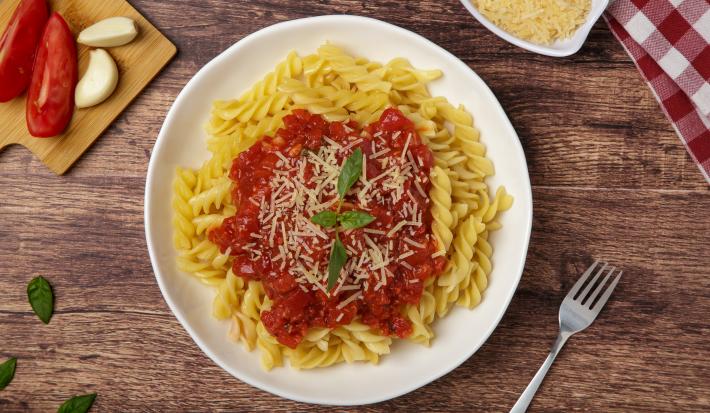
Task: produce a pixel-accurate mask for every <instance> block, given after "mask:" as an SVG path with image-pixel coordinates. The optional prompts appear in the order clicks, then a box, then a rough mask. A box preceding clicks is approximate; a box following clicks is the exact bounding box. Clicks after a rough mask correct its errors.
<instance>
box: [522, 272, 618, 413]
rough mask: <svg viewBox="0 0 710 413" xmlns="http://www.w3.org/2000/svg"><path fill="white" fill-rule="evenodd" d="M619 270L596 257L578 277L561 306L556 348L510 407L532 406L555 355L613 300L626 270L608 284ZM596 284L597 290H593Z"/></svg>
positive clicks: (523, 408) (524, 407)
mask: <svg viewBox="0 0 710 413" xmlns="http://www.w3.org/2000/svg"><path fill="white" fill-rule="evenodd" d="M598 267H601V268H598ZM595 270H596V271H595ZM615 271H616V268H615V267H610V266H609V265H608V264H607V263H605V262H602V261H595V262H594V264H592V265H591V266H590V267H589V268H587V271H585V272H584V274H582V276H581V277H579V280H577V282H576V283H575V284H574V286H573V287H572V289H571V290H570V292H569V293H567V296H566V297H565V299H564V300H563V301H562V305H561V306H560V315H559V318H560V333H559V334H558V335H557V340H555V343H554V344H553V345H552V350H550V354H549V355H548V356H547V359H546V360H545V362H544V363H543V364H542V367H540V370H538V371H537V373H536V374H535V377H533V379H532V380H531V381H530V384H528V387H526V388H525V391H524V392H523V394H521V395H520V398H519V399H518V401H517V402H516V403H515V406H513V408H512V409H510V413H524V412H525V411H526V410H527V409H528V406H529V405H530V402H531V401H532V399H533V397H534V396H535V392H537V389H538V387H540V383H542V380H543V379H544V378H545V375H546V374H547V371H548V370H549V369H550V366H551V365H552V362H553V361H555V357H557V354H558V353H559V352H560V350H561V349H562V346H563V345H564V344H565V343H566V342H567V339H568V338H570V336H572V334H574V333H579V332H580V331H582V330H584V329H585V328H587V327H589V326H590V325H591V324H592V322H593V321H594V319H596V318H597V315H599V311H601V309H602V307H604V304H606V302H607V300H609V296H611V293H612V291H614V288H615V287H616V284H617V283H618V282H619V278H621V274H622V273H623V272H622V271H619V272H618V274H617V275H616V277H614V279H613V280H612V281H611V284H609V286H608V287H605V285H606V284H607V282H608V281H609V279H610V278H611V277H612V275H613V274H614V272H615ZM592 273H594V277H592V280H591V281H590V282H589V283H587V284H586V287H585V288H584V290H582V292H581V293H580V289H581V288H582V286H584V285H585V282H586V281H587V280H588V279H589V276H590V275H591V274H592ZM603 274H606V276H605V277H604V278H603V279H602V281H601V282H600V283H598V284H597V281H598V280H599V278H600V277H601V276H602V275H603ZM595 285H596V287H595ZM593 287H594V291H592V288H593ZM602 291H604V292H603V293H602V295H601V297H599V299H598V300H596V299H597V296H599V293H601V292H602ZM595 300H596V301H595Z"/></svg>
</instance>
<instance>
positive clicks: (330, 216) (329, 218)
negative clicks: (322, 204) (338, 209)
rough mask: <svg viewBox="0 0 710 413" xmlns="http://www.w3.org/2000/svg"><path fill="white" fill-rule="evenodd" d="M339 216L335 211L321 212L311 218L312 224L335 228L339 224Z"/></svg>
mask: <svg viewBox="0 0 710 413" xmlns="http://www.w3.org/2000/svg"><path fill="white" fill-rule="evenodd" d="M337 217H338V214H336V213H335V211H321V212H319V213H317V214H315V215H313V216H312V217H311V222H313V223H314V224H318V225H320V226H322V227H326V228H330V227H334V226H335V224H336V223H337Z"/></svg>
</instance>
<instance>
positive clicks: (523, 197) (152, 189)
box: [145, 16, 532, 405]
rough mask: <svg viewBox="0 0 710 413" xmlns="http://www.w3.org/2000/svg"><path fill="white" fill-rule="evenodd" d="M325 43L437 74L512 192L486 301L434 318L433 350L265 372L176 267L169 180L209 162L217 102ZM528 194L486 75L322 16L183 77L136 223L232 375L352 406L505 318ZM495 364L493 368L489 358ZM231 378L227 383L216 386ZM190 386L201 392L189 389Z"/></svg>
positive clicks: (422, 380)
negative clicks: (180, 169)
mask: <svg viewBox="0 0 710 413" xmlns="http://www.w3.org/2000/svg"><path fill="white" fill-rule="evenodd" d="M326 40H328V41H331V42H333V43H335V44H337V45H339V46H341V47H343V48H345V49H346V50H347V51H349V52H351V53H354V54H357V55H362V56H366V57H367V58H369V59H373V60H377V61H380V62H385V61H388V60H389V59H392V58H394V57H397V56H404V57H406V58H408V59H410V60H411V62H412V64H413V65H414V66H416V67H421V68H439V69H441V70H443V72H444V77H443V78H442V79H441V80H438V81H436V82H435V83H434V84H433V85H432V86H431V91H432V93H434V94H436V95H443V96H446V97H447V98H448V99H449V100H450V101H451V102H453V103H455V104H458V103H463V104H465V105H466V107H467V108H468V109H469V110H470V111H471V112H472V113H473V114H474V117H475V119H476V125H477V126H478V128H479V129H480V130H481V134H482V140H483V142H484V143H485V144H486V145H487V146H488V156H489V157H490V158H491V159H492V160H493V161H494V162H495V167H496V171H497V173H496V176H495V177H494V178H493V179H491V180H490V184H492V185H493V186H498V185H500V184H505V185H506V187H507V189H508V191H509V192H510V193H511V194H512V195H513V196H514V197H515V202H514V204H513V207H512V208H511V209H510V210H509V211H508V212H506V213H505V214H504V215H503V218H502V220H501V222H502V223H503V229H502V230H500V231H498V232H496V233H495V234H494V235H493V236H492V243H493V246H494V248H495V255H494V256H493V262H494V266H495V269H494V270H493V273H492V275H491V280H490V286H489V288H488V289H487V290H486V292H485V295H484V298H483V302H482V303H481V305H479V306H478V307H476V308H475V309H474V310H473V311H469V310H466V309H463V308H456V309H455V310H453V311H452V312H451V313H450V314H449V315H448V316H447V317H446V318H444V319H442V320H439V321H437V322H436V323H435V325H434V329H435V332H436V336H437V337H436V339H435V340H434V342H433V345H432V346H431V347H430V348H427V347H423V346H420V345H415V344H412V343H408V342H406V341H404V340H398V341H397V343H396V344H395V345H394V346H393V347H392V354H390V355H387V356H385V357H383V358H382V361H381V363H380V364H379V365H378V366H373V365H369V364H364V363H359V364H354V365H348V364H342V365H338V366H335V367H330V368H326V369H317V370H312V371H296V370H292V369H290V368H288V367H284V368H276V369H274V370H272V371H271V372H264V371H262V369H261V367H260V366H259V358H258V352H257V351H254V352H252V353H248V352H246V351H245V350H244V349H243V348H242V346H241V345H240V344H235V343H233V342H231V341H230V340H229V339H228V338H227V331H228V328H229V323H228V322H220V321H216V320H215V319H213V318H212V317H211V303H212V299H213V297H214V291H213V289H212V288H209V287H206V286H204V285H202V284H201V283H200V282H198V281H197V280H195V279H194V278H192V277H191V276H189V275H187V274H184V273H181V272H180V271H178V269H177V267H176V264H175V255H176V254H175V251H174V250H173V245H172V227H171V217H172V211H171V207H170V203H171V199H172V182H173V179H174V174H175V168H176V167H177V166H190V167H198V166H200V164H201V163H202V162H203V161H204V160H206V159H207V158H208V152H207V149H206V147H205V138H206V136H205V132H204V131H203V125H204V124H205V122H207V120H208V115H209V110H210V107H211V106H210V105H211V103H212V101H213V100H215V99H225V98H233V97H236V96H238V95H240V94H241V92H242V91H244V90H245V89H247V88H248V87H250V86H251V85H252V84H253V83H254V82H256V81H257V80H258V79H260V78H261V77H262V76H263V75H264V74H266V73H267V72H269V71H271V70H272V69H273V67H274V66H275V65H276V63H278V62H279V61H280V60H281V59H283V58H284V57H285V56H286V54H287V53H288V52H289V51H290V50H293V49H295V50H296V51H297V52H298V53H299V54H302V55H305V54H310V53H313V52H314V51H315V50H316V48H317V47H318V46H320V45H321V44H322V43H323V42H325V41H326ZM531 221H532V197H531V191H530V180H529V177H528V171H527V165H526V163H525V155H524V154H523V149H522V147H521V145H520V141H519V140H518V137H517V135H516V134H515V131H514V130H513V127H512V126H511V124H510V122H509V121H508V118H507V117H506V115H505V113H504V112H503V109H502V108H501V107H500V104H499V103H498V101H497V100H496V98H495V96H493V93H491V91H490V89H488V87H487V86H486V84H485V83H483V81H482V80H481V79H480V78H479V77H478V76H477V75H476V74H475V73H474V72H473V71H471V70H470V69H469V68H468V67H467V66H466V65H465V64H464V63H462V62H461V61H460V60H458V59H457V58H456V57H454V56H453V55H451V54H450V53H448V52H447V51H445V50H444V49H442V48H440V47H439V46H437V45H435V44H434V43H431V42H430V41H428V40H426V39H425V38H423V37H421V36H419V35H416V34H414V33H412V32H409V31H407V30H404V29H402V28H399V27H396V26H393V25H390V24H387V23H384V22H381V21H378V20H374V19H369V18H364V17H355V16H322V17H313V18H307V19H301V20H294V21H289V22H285V23H280V24H277V25H274V26H271V27H267V28H265V29H263V30H260V31H258V32H256V33H254V34H252V35H249V36H247V37H245V38H244V39H242V40H240V41H239V42H237V43H236V44H235V45H233V46H232V47H230V48H229V49H227V50H226V51H225V52H224V53H222V54H221V55H219V56H217V57H216V58H215V59H214V60H212V61H211V62H210V63H208V64H207V65H206V66H205V67H204V68H202V70H200V71H199V73H197V75H195V77H194V78H193V79H192V80H190V82H189V83H188V84H187V86H185V88H184V89H183V91H182V92H181V93H180V95H179V96H178V97H177V99H176V100H175V103H174V104H173V107H172V108H171V109H170V112H169V113H168V115H167V118H166V119H165V123H164V125H163V128H162V130H161V131H160V135H159V136H158V140H157V141H156V143H155V148H154V150H153V155H152V157H151V159H150V165H149V167H148V178H147V182H146V190H145V230H146V240H147V243H148V251H149V252H150V258H151V261H152V263H153V269H154V271H155V276H156V278H157V280H158V285H159V286H160V290H161V291H162V293H163V296H164V297H165V301H166V302H167V303H168V305H169V306H170V309H171V310H172V311H173V312H174V313H175V316H176V317H177V318H178V320H180V322H181V323H182V325H183V326H184V327H185V329H186V330H187V332H188V333H189V334H190V335H191V336H192V338H193V339H194V340H195V343H197V345H198V346H200V348H201V349H202V350H203V351H204V352H205V353H206V354H207V355H208V356H209V357H210V358H211V359H212V360H214V361H215V362H216V363H217V364H218V365H219V366H220V367H222V368H223V369H225V370H226V371H228V372H229V373H230V374H232V375H233V376H234V377H236V378H238V379H240V380H242V381H244V382H247V383H249V384H251V385H253V386H256V387H258V388H260V389H263V390H266V391H268V392H271V393H274V394H277V395H279V396H283V397H286V398H289V399H292V400H297V401H302V402H309V403H320V404H333V405H358V404H367V403H375V402H379V401H383V400H387V399H391V398H393V397H397V396H400V395H402V394H405V393H407V392H410V391H412V390H415V389H417V388H419V387H421V386H423V385H425V384H427V383H429V382H431V381H432V380H435V379H436V378H438V377H441V376H442V375H444V374H446V373H448V372H449V371H451V370H453V369H454V368H456V367H457V366H459V365H460V364H461V363H463V362H464V361H465V360H466V359H468V358H469V357H471V355H472V354H473V353H474V352H475V351H476V350H477V349H478V348H479V347H480V346H481V345H482V344H483V342H485V341H486V339H487V338H488V336H489V335H490V334H491V332H492V331H493V329H494V328H495V327H496V325H497V324H498V322H499V320H500V319H501V317H502V316H503V313H504V312H505V309H506V308H507V306H508V303H509V302H510V299H511V298H512V296H513V293H514V292H515V289H516V287H517V285H518V281H519V280H520V275H521V273H522V271H523V266H524V264H525V256H526V252H527V247H528V240H529V238H530V228H531ZM491 368H495V366H491ZM225 385H228V384H225ZM196 390H198V389H196Z"/></svg>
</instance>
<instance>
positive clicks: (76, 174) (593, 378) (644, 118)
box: [0, 0, 710, 412]
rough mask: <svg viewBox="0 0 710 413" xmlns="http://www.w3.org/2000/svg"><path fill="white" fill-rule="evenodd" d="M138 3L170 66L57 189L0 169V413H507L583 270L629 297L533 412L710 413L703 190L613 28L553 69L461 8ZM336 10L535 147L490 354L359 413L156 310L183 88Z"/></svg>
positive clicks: (40, 175) (709, 293)
mask: <svg viewBox="0 0 710 413" xmlns="http://www.w3.org/2000/svg"><path fill="white" fill-rule="evenodd" d="M133 4H134V5H135V6H136V7H137V8H138V9H139V10H140V11H141V12H142V13H143V14H144V15H145V16H146V17H148V18H149V19H150V20H151V21H153V22H154V23H155V24H156V25H157V26H158V27H159V28H160V29H161V31H163V32H164V33H166V34H167V35H168V37H169V38H171V39H173V40H174V41H175V42H176V43H177V45H178V48H179V49H180V50H181V54H180V56H179V57H178V58H177V59H176V60H175V61H174V62H173V63H172V64H171V65H170V66H169V67H168V68H167V69H166V70H165V71H164V73H163V74H162V75H161V76H159V77H158V78H157V79H156V80H155V81H154V82H153V83H152V84H151V85H150V87H148V88H147V89H146V90H145V91H144V92H143V93H142V94H141V95H140V96H139V97H138V98H137V99H136V101H135V103H134V104H132V105H131V106H129V108H128V109H127V110H126V111H125V112H124V113H123V114H122V115H121V116H119V119H118V121H117V122H116V123H114V124H113V125H112V126H111V127H110V128H109V129H108V131H107V132H106V134H105V135H104V136H103V138H102V139H100V140H98V141H97V143H96V144H95V145H93V146H92V147H91V148H90V149H89V150H88V151H87V153H86V154H85V156H83V157H82V158H81V159H80V162H78V163H77V164H76V166H75V167H74V168H72V169H71V170H70V171H69V173H68V174H67V175H65V176H61V177H60V176H55V175H53V174H52V173H50V172H49V171H47V170H46V168H45V167H44V166H43V165H42V164H41V163H40V162H39V161H37V160H36V159H35V158H34V157H33V156H32V154H30V153H29V152H28V151H26V150H25V149H23V148H20V147H11V148H8V149H7V150H5V151H4V152H2V153H0V220H1V221H2V223H3V225H2V226H0V294H1V295H0V296H1V298H0V360H2V359H4V358H7V357H11V356H14V357H17V358H18V367H17V374H16V377H15V380H14V382H13V383H12V384H11V385H10V386H9V387H8V388H7V389H6V390H4V391H2V392H0V411H1V412H24V411H32V412H34V411H38V412H40V411H53V410H54V409H56V407H57V406H58V405H59V403H61V401H62V400H64V399H65V398H67V397H68V396H70V395H73V394H78V393H84V392H89V391H97V392H98V393H99V397H98V399H97V401H96V404H95V408H94V410H93V411H97V412H177V411H264V412H291V411H318V412H329V411H362V412H391V411H425V412H444V411H451V412H465V411H476V412H503V411H507V410H508V409H509V408H510V407H511V406H512V405H513V403H514V402H515V400H516V399H517V397H518V395H519V394H520V392H521V391H522V390H523V389H524V387H525V386H526V385H527V382H528V381H529V380H530V378H531V377H532V376H533V374H534V372H535V371H536V370H537V368H538V367H539V365H540V364H541V363H542V361H543V360H544V358H545V356H546V354H547V352H548V350H549V345H550V344H551V342H552V340H553V338H554V337H555V335H556V330H557V310H558V307H559V303H560V301H561V300H562V298H563V297H564V295H565V294H566V292H567V290H568V289H569V288H570V287H571V285H572V284H573V282H574V281H575V280H576V278H577V277H578V274H579V273H580V272H581V271H582V270H583V268H584V267H585V266H586V265H587V264H589V263H590V262H591V261H592V259H593V257H604V258H606V259H608V260H609V261H611V262H613V263H615V264H618V265H620V266H622V267H623V268H624V270H625V273H626V275H625V278H624V281H623V282H622V283H621V284H620V285H619V287H618V288H617V291H616V292H615V294H614V297H613V299H612V300H611V301H610V302H609V304H608V305H607V308H606V309H605V310H604V312H603V313H602V314H601V315H600V317H599V319H598V320H597V321H596V322H595V324H594V325H593V326H592V327H591V328H590V329H588V330H586V331H585V332H583V333H580V334H579V335H577V336H575V337H573V338H572V339H571V340H570V341H569V343H568V344H567V346H566V348H565V349H564V350H563V352H562V353H561V355H560V356H559V357H558V359H557V361H556V363H555V365H554V366H553V368H552V370H551V371H550V373H549V374H548V377H547V379H546V381H545V382H544V383H543V385H542V387H541V389H540V391H539V392H538V395H537V397H536V398H535V401H534V402H533V405H532V406H531V409H530V411H531V412H570V411H580V412H581V411H599V412H628V411H639V412H640V411H643V412H680V411H683V412H690V411H697V412H702V411H708V409H710V397H709V396H708V395H709V394H710V343H709V342H708V340H707V337H708V336H709V335H710V324H709V323H708V316H707V315H708V313H710V278H709V277H708V276H710V272H709V271H710V270H708V269H709V268H710V253H709V252H710V190H708V186H707V184H706V183H705V182H704V180H703V178H702V175H701V174H700V172H699V171H698V169H697V167H696V166H695V165H694V164H693V163H692V161H691V160H690V158H689V156H688V155H687V154H686V152H685V150H684V148H683V146H682V145H681V143H680V142H679V140H678V138H677V137H676V135H675V133H674V132H673V130H672V128H671V126H670V124H669V123H668V122H667V120H666V119H665V117H664V116H663V114H662V112H661V110H660V109H659V107H658V104H657V103H656V101H655V100H654V98H653V96H652V94H651V93H650V91H649V90H648V89H647V87H646V86H645V85H644V83H643V81H642V80H641V77H640V75H639V74H638V72H637V71H636V69H635V68H634V66H633V64H632V62H631V61H630V60H629V59H628V57H627V56H626V54H625V53H624V51H623V50H622V48H621V46H620V45H618V44H617V43H616V42H615V40H614V39H613V37H612V36H611V34H610V33H609V31H608V30H607V28H606V27H605V26H604V25H603V24H597V26H595V28H594V30H593V31H592V34H591V37H590V39H589V41H588V43H587V44H586V45H585V47H584V48H583V49H582V50H581V52H580V53H579V54H577V55H575V56H573V57H571V58H567V59H554V58H548V57H543V56H537V55H533V54H530V53H527V52H525V51H523V50H521V49H517V48H515V47H514V46H510V45H508V44H506V43H504V42H503V41H501V40H499V39H498V38H496V37H495V36H494V35H492V34H491V33H489V32H488V31H487V30H485V29H484V28H483V27H482V26H480V25H479V24H478V23H476V22H475V21H473V20H472V18H471V17H470V16H469V15H467V14H466V11H465V9H464V8H463V7H462V6H461V5H460V4H459V3H458V2H457V1H453V0H452V1H443V2H442V1H430V0H427V1H421V2H393V1H368V2H364V1H359V0H358V1H346V0H337V1H304V2H295V1H289V2H282V1H275V0H270V1H260V2H256V3H248V4H246V3H244V4H235V3H234V2H230V1H227V0H202V1H198V0H183V1H171V2H163V1H158V0H141V1H138V0H134V1H133ZM333 13H351V14H359V15H367V16H371V17H377V18H382V19H384V20H386V21H388V22H391V23H394V24H397V25H400V26H403V27H405V28H407V29H410V30H413V31H415V32H417V33H420V34H422V35H424V36H426V37H428V38H429V39H431V40H433V41H434V42H436V43H438V44H439V45H441V46H443V47H444V48H446V49H448V50H450V51H451V52H453V53H454V54H456V55H457V56H459V57H460V58H461V59H462V60H463V61H464V62H466V63H467V64H469V65H470V66H471V67H472V68H473V69H474V70H476V72H478V73H479V74H480V75H481V77H483V79H484V80H485V81H486V82H487V83H488V84H489V85H490V86H491V88H492V89H493V91H494V92H495V93H496V95H497V96H498V98H499V99H500V100H501V103H502V104H503V107H504V108H505V109H506V110H507V112H508V114H509V116H510V118H511V121H512V122H513V125H514V126H515V128H516V130H517V131H518V133H519V135H520V137H521V140H522V141H523V145H524V147H525V151H526V155H527V157H528V165H529V167H530V173H531V178H532V181H533V198H534V203H535V214H534V224H533V235H532V239H531V243H530V250H529V253H528V261H527V264H526V268H525V273H524V274H523V278H522V281H521V283H520V286H519V288H518V291H517V293H516V295H515V297H514V299H513V301H512V303H511V305H510V307H509V309H508V311H507V313H506V315H505V316H504V318H503V320H502V321H501V324H500V325H499V327H498V328H497V329H496V330H495V332H494V333H493V335H492V336H491V338H490V339H489V340H488V342H487V343H486V344H485V345H484V346H483V347H482V348H481V349H480V350H479V351H478V352H477V353H476V354H475V355H474V356H473V357H472V358H471V359H470V360H468V361H467V362H466V363H464V364H463V365H462V366H461V367H459V368H458V369H456V370H454V371H453V372H452V373H450V374H448V375H446V376H445V377H443V378H441V379H439V380H437V381H435V382H434V383H431V384H429V385H428V386H425V387H424V388H422V389H420V390H418V391H416V392H414V393H412V394H408V395H406V396H403V397H400V398H397V399H394V400H391V401H389V402H385V403H380V404H376V405H372V406H365V407H362V408H359V409H354V408H353V409H332V408H327V407H315V406H310V405H304V404H299V403H295V402H291V401H288V400H284V399H280V398H278V397H275V396H272V395H270V394H267V393H265V392H262V391H260V390H257V389H255V388H252V387H250V386H249V385H246V384H244V383H242V382H240V381H238V380H236V379H234V378H232V377H231V376H230V375H228V374H227V373H225V372H224V371H222V370H221V369H220V368H219V367H217V366H216V365H215V364H214V363H212V362H211V361H210V360H209V359H208V358H207V357H206V356H205V355H204V354H202V352H201V351H200V350H199V349H198V348H197V346H196V345H195V344H194V343H193V342H192V340H191V339H190V338H189V337H188V335H187V333H186V332H185V331H184V330H183V329H182V328H181V327H180V325H179V324H178V322H177V320H176V319H175V317H174V316H173V315H172V314H171V312H170V311H169V309H168V308H167V306H166V304H165V302H164V301H163V299H162V297H161V295H160V292H159V290H158V287H157V285H156V282H155V279H154V277H153V274H152V270H151V266H150V262H149V259H148V254H147V252H146V246H145V240H144V234H143V217H142V212H143V189H144V183H145V173H146V168H147V162H148V159H149V157H150V151H151V149H152V146H153V143H154V142H155V137H156V136H157V133H158V130H159V128H160V125H161V123H162V120H163V118H164V116H165V113H166V112H167V110H168V108H169V106H170V104H171V102H172V101H173V99H174V98H175V96H176V95H177V93H178V92H179V91H180V89H181V88H182V87H183V86H184V85H185V83H186V82H187V81H188V80H189V78H190V77H191V76H192V75H193V74H194V73H195V72H196V71H197V70H198V69H199V68H200V67H201V66H202V65H203V64H205V63H206V62H207V61H209V60H210V59H211V58H213V57H214V56H215V55H217V54H218V53H219V52H221V51H222V50H223V49H225V48H226V47H227V46H229V45H231V44H232V43H234V42H235V41H237V40H239V39H240V38H242V37H244V36H245V35H247V34H249V33H251V32H253V31H254V30H257V29H259V28H262V27H265V26H268V25H270V24H273V23H276V22H279V21H284V20H288V19H293V18H299V17H305V16H312V15H320V14H333ZM37 274H42V275H44V276H45V277H46V278H48V279H49V280H50V281H51V282H52V283H53V285H54V288H55V291H56V294H57V308H56V314H55V316H54V318H53V319H52V322H51V324H49V325H48V326H45V325H42V324H41V323H40V322H39V321H38V320H37V319H36V317H35V316H34V315H32V314H31V309H30V307H29V305H28V304H27V302H26V297H25V287H26V283H27V282H28V281H29V280H30V279H31V278H32V277H33V276H34V275H37ZM240 351H241V349H239V348H235V353H236V354H238V353H239V352H240Z"/></svg>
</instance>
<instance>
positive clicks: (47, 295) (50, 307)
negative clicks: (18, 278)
mask: <svg viewBox="0 0 710 413" xmlns="http://www.w3.org/2000/svg"><path fill="white" fill-rule="evenodd" d="M27 298H28V299H29V301H30V305H31V306H32V310H34V312H35V314H37V317H39V319H40V320H42V322H43V323H44V324H49V319H50V318H52V312H53V311H54V295H53V294H52V286H51V285H49V282H47V280H45V279H44V278H42V277H35V278H34V279H32V281H30V283H29V284H27Z"/></svg>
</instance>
